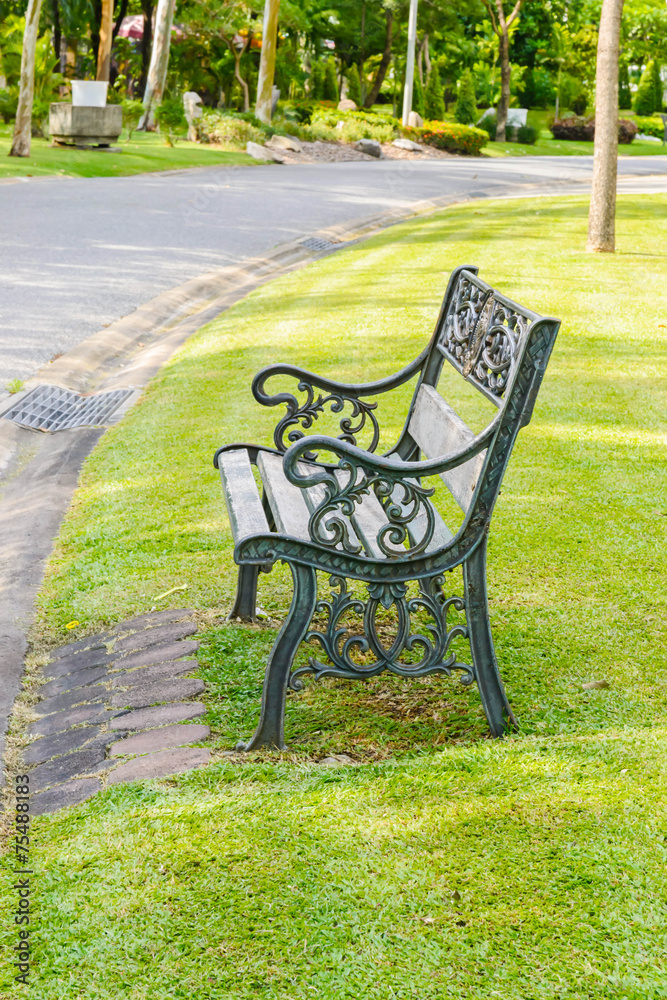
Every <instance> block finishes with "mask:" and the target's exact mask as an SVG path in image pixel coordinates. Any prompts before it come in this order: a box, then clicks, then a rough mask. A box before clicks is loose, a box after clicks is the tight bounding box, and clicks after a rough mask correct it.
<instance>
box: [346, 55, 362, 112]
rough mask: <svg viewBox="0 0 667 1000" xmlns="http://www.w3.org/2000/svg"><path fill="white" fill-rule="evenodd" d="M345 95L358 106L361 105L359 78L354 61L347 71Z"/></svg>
mask: <svg viewBox="0 0 667 1000" xmlns="http://www.w3.org/2000/svg"><path fill="white" fill-rule="evenodd" d="M347 96H348V98H349V99H350V100H351V101H354V103H355V104H356V105H357V107H358V108H360V107H361V80H360V79H359V69H358V67H357V64H356V63H352V65H351V66H350V68H349V69H348V71H347Z"/></svg>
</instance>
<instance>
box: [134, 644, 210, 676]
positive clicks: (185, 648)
mask: <svg viewBox="0 0 667 1000" xmlns="http://www.w3.org/2000/svg"><path fill="white" fill-rule="evenodd" d="M198 649H199V643H198V642H197V641H196V640H195V639H184V640H182V641H181V642H170V643H167V645H164V646H151V647H150V648H149V649H142V650H140V651H139V652H138V653H128V654H127V655H126V656H122V657H119V658H118V659H117V660H116V662H115V663H114V669H115V670H129V669H130V668H131V667H148V666H150V665H151V664H152V663H162V662H163V661H164V660H180V658H181V657H182V656H190V655H191V653H196V652H197V650H198Z"/></svg>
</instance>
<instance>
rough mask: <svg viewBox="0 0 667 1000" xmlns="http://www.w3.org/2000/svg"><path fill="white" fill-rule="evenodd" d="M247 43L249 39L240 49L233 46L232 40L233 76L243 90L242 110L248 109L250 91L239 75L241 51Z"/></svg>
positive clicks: (243, 50) (242, 51)
mask: <svg viewBox="0 0 667 1000" xmlns="http://www.w3.org/2000/svg"><path fill="white" fill-rule="evenodd" d="M248 39H250V36H249V35H248ZM248 44H249V41H247V42H246V45H244V46H243V48H242V49H237V48H234V43H233V42H232V51H233V52H234V76H235V77H236V79H237V80H238V82H239V84H240V86H241V90H242V91H243V110H244V111H250V91H249V90H248V84H247V83H246V82H245V80H244V79H243V77H242V76H241V57H242V56H243V53H244V52H245V50H246V47H247V45H248Z"/></svg>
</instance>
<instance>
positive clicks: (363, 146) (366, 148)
mask: <svg viewBox="0 0 667 1000" xmlns="http://www.w3.org/2000/svg"><path fill="white" fill-rule="evenodd" d="M354 145H355V146H356V148H357V149H358V150H359V152H360V153H366V155H367V156H374V157H375V159H376V160H384V153H383V152H382V146H381V145H380V143H379V142H378V141H377V139H360V140H359V142H355V144H354Z"/></svg>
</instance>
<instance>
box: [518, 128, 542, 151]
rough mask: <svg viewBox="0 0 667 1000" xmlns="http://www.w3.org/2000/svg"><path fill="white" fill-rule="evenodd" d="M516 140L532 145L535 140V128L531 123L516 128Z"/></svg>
mask: <svg viewBox="0 0 667 1000" xmlns="http://www.w3.org/2000/svg"><path fill="white" fill-rule="evenodd" d="M516 141H517V142H523V143H525V144H526V145H527V146H534V145H535V143H536V142H537V130H536V129H534V128H533V126H532V125H520V126H519V128H518V129H517V130H516Z"/></svg>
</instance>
